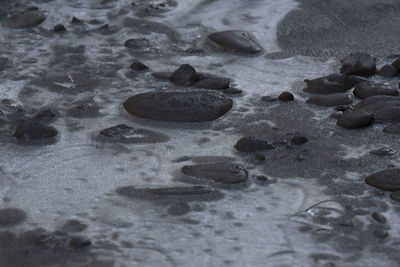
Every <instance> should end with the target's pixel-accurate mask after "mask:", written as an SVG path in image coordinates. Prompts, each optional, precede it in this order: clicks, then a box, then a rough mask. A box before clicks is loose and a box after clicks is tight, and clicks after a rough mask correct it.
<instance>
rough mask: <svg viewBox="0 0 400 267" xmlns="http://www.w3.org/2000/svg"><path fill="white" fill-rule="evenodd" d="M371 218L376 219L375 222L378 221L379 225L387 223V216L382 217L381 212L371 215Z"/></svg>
mask: <svg viewBox="0 0 400 267" xmlns="http://www.w3.org/2000/svg"><path fill="white" fill-rule="evenodd" d="M371 216H372V218H374V220H375V221H377V222H378V223H381V224H385V223H386V218H385V216H383V215H382V213H379V212H376V211H375V212H373V213H372V214H371Z"/></svg>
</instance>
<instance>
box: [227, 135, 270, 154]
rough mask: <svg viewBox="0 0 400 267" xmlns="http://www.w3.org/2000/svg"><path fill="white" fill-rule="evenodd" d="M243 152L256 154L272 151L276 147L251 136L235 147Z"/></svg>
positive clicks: (238, 142)
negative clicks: (261, 151) (260, 151)
mask: <svg viewBox="0 0 400 267" xmlns="http://www.w3.org/2000/svg"><path fill="white" fill-rule="evenodd" d="M234 147H235V148H236V150H238V151H241V152H254V151H259V150H270V149H274V148H275V147H274V146H273V145H272V144H271V143H269V142H268V141H265V140H261V139H257V138H254V137H250V136H245V137H242V138H241V139H240V140H239V141H237V143H236V144H235V146H234Z"/></svg>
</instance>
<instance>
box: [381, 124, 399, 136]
mask: <svg viewBox="0 0 400 267" xmlns="http://www.w3.org/2000/svg"><path fill="white" fill-rule="evenodd" d="M382 131H383V132H385V133H390V134H400V124H397V123H394V124H390V125H389V126H387V127H385V128H383V130H382Z"/></svg>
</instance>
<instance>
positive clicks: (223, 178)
mask: <svg viewBox="0 0 400 267" xmlns="http://www.w3.org/2000/svg"><path fill="white" fill-rule="evenodd" d="M182 172H183V173H184V174H186V175H188V176H192V177H195V178H197V179H200V180H203V181H206V182H215V183H220V184H239V183H243V182H246V181H247V178H248V174H247V171H246V170H245V169H244V168H243V167H242V166H240V165H236V164H233V163H230V162H221V163H210V164H204V165H190V166H184V167H183V168H182Z"/></svg>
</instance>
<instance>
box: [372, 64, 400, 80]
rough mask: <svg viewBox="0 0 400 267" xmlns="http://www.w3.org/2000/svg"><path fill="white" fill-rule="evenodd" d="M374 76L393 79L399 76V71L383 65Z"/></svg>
mask: <svg viewBox="0 0 400 267" xmlns="http://www.w3.org/2000/svg"><path fill="white" fill-rule="evenodd" d="M376 74H378V75H379V76H382V77H387V78H393V77H396V76H398V75H399V71H398V70H397V69H396V68H395V67H394V66H392V65H384V66H383V67H382V68H380V69H379V70H378V71H377V73H376Z"/></svg>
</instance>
